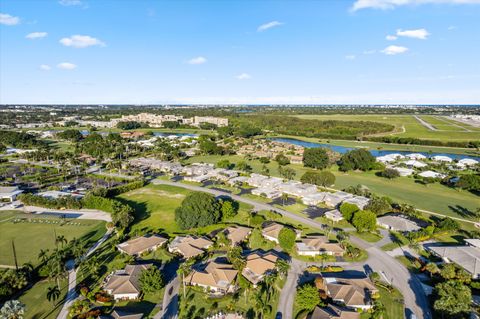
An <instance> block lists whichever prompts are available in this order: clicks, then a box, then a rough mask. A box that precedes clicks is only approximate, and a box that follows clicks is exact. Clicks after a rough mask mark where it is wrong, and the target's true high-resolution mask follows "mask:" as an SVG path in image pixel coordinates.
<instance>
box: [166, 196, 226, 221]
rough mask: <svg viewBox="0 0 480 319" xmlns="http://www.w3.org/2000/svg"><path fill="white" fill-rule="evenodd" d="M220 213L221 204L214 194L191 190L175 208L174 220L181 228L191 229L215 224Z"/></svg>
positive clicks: (218, 219)
mask: <svg viewBox="0 0 480 319" xmlns="http://www.w3.org/2000/svg"><path fill="white" fill-rule="evenodd" d="M221 214H222V213H221V206H220V204H219V202H218V201H217V199H215V197H214V196H212V195H210V194H207V193H203V192H192V193H190V194H189V195H187V197H185V199H184V200H183V201H182V204H181V205H180V207H178V208H177V209H176V210H175V221H176V222H177V223H178V225H179V226H180V227H181V228H182V229H191V228H195V227H204V226H208V225H212V224H215V223H217V222H219V221H220V218H221Z"/></svg>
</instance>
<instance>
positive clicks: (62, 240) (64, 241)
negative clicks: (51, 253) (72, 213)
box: [55, 235, 67, 248]
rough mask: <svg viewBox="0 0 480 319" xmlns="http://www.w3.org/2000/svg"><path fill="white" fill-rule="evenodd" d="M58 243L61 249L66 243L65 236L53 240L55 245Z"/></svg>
mask: <svg viewBox="0 0 480 319" xmlns="http://www.w3.org/2000/svg"><path fill="white" fill-rule="evenodd" d="M58 243H60V244H61V245H62V248H63V245H64V244H66V243H67V239H66V238H65V236H63V235H58V236H57V238H55V244H56V245H57V244H58Z"/></svg>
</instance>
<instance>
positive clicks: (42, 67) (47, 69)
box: [40, 64, 52, 71]
mask: <svg viewBox="0 0 480 319" xmlns="http://www.w3.org/2000/svg"><path fill="white" fill-rule="evenodd" d="M51 69H52V68H51V67H50V65H48V64H42V65H40V70H43V71H50V70H51Z"/></svg>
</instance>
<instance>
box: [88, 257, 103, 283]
mask: <svg viewBox="0 0 480 319" xmlns="http://www.w3.org/2000/svg"><path fill="white" fill-rule="evenodd" d="M85 268H86V269H87V271H88V272H89V273H91V275H92V277H93V279H97V278H98V272H99V271H100V263H99V262H98V258H97V256H94V257H92V258H90V259H88V260H87V262H86V263H85Z"/></svg>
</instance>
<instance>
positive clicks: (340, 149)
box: [270, 137, 480, 161]
mask: <svg viewBox="0 0 480 319" xmlns="http://www.w3.org/2000/svg"><path fill="white" fill-rule="evenodd" d="M270 140H272V141H277V142H283V143H289V144H294V145H299V146H303V147H309V148H313V147H325V148H329V149H331V150H332V151H334V152H338V153H340V154H343V153H346V152H348V151H351V150H353V149H355V148H354V147H345V146H338V145H331V144H324V143H315V142H306V141H301V140H297V139H294V138H281V137H274V138H270ZM369 151H370V153H372V155H373V156H375V157H378V156H384V155H388V154H394V153H395V154H402V155H406V154H411V153H420V154H423V155H425V156H427V157H432V156H436V155H442V156H448V157H450V158H452V159H456V160H461V159H463V158H471V159H474V160H477V161H480V156H470V155H460V154H452V153H436V152H416V151H395V150H369Z"/></svg>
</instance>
